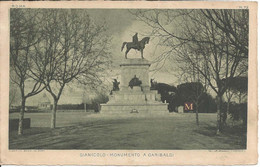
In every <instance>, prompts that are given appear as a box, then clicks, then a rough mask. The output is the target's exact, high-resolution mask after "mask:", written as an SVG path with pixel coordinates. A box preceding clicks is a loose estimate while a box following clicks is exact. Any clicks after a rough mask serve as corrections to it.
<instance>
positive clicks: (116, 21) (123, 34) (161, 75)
mask: <svg viewBox="0 0 260 167" xmlns="http://www.w3.org/2000/svg"><path fill="white" fill-rule="evenodd" d="M86 10H87V11H88V13H89V15H90V17H91V18H92V19H93V21H94V22H96V23H97V24H101V23H103V22H105V23H106V24H107V31H108V34H109V35H111V37H112V40H111V51H112V60H113V64H114V67H113V69H111V71H110V72H109V76H107V78H106V79H107V81H108V82H110V85H111V88H112V81H113V79H114V78H116V79H118V80H119V81H120V75H119V74H120V69H119V65H120V62H122V61H123V60H124V59H125V57H124V52H121V46H122V44H123V42H130V41H132V36H133V35H134V34H135V33H136V32H138V38H139V40H140V39H142V38H143V37H145V36H146V35H145V34H149V32H151V29H150V28H149V27H148V26H147V25H146V24H145V23H143V22H140V21H138V20H137V19H136V18H135V16H133V15H132V14H131V13H130V12H129V11H128V10H127V9H86ZM156 46H157V44H156V42H155V41H154V40H150V42H149V44H148V45H146V47H145V49H144V58H145V59H147V60H149V61H151V62H152V61H153V60H154V58H155V57H157V56H160V54H161V53H162V52H163V50H160V48H159V49H158V47H156ZM140 57H141V54H140V52H138V51H135V50H131V51H130V52H129V53H128V58H140ZM154 68H155V67H154V64H152V65H151V67H150V73H149V76H150V79H151V78H153V79H155V80H156V81H157V82H162V83H168V84H173V85H175V86H177V85H178V84H179V83H178V82H177V78H176V77H175V76H174V75H173V74H170V73H167V72H165V71H166V70H163V71H154ZM29 87H30V86H29ZM72 89H73V90H72ZM84 90H85V89H84ZM85 91H86V92H88V95H89V96H91V98H93V97H94V96H95V93H91V92H89V90H88V89H86V90H85ZM71 92H73V95H72V94H71ZM82 93H83V92H82V89H81V88H78V87H77V86H75V84H72V85H68V86H66V87H65V90H64V92H63V93H62V96H61V99H60V100H59V104H67V103H68V102H67V98H66V97H68V96H69V97H71V98H70V99H73V98H74V99H76V101H77V103H81V101H82V100H81V99H82ZM43 94H46V95H47V97H48V98H49V99H50V100H51V101H52V97H51V96H50V94H49V93H48V92H46V91H43V92H41V93H40V94H38V95H36V96H35V97H33V98H29V99H28V101H27V103H28V105H31V104H38V99H41V97H42V96H43ZM72 96H73V97H72ZM92 96H93V97H92ZM75 103H76V102H75Z"/></svg>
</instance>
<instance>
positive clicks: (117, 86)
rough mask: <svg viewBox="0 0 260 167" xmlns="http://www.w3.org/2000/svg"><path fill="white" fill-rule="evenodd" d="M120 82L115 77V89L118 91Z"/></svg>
mask: <svg viewBox="0 0 260 167" xmlns="http://www.w3.org/2000/svg"><path fill="white" fill-rule="evenodd" d="M119 84H120V82H118V81H117V79H114V82H113V91H118V90H119Z"/></svg>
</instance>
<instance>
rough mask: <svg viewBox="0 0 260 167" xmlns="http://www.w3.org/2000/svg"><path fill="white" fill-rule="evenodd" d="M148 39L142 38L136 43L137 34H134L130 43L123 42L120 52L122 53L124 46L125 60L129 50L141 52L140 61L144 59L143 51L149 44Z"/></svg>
mask: <svg viewBox="0 0 260 167" xmlns="http://www.w3.org/2000/svg"><path fill="white" fill-rule="evenodd" d="M149 40H150V38H149V37H144V38H143V39H142V40H141V41H138V33H135V35H134V36H133V41H132V42H124V43H123V45H122V48H121V51H123V49H124V47H125V46H126V51H125V58H126V59H127V53H128V52H129V51H130V50H131V49H135V50H138V51H140V52H141V57H142V59H143V58H144V56H143V50H144V48H145V45H146V44H148V43H149Z"/></svg>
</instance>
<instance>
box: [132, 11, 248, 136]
mask: <svg viewBox="0 0 260 167" xmlns="http://www.w3.org/2000/svg"><path fill="white" fill-rule="evenodd" d="M131 12H132V13H133V14H134V15H135V16H136V17H137V18H139V19H140V20H142V21H143V22H145V23H147V25H149V26H150V27H151V28H152V33H151V35H152V36H153V37H156V38H159V42H160V45H163V46H166V47H167V48H168V49H167V50H166V52H164V53H163V54H161V55H162V56H163V57H164V58H168V59H170V60H173V61H175V62H177V63H176V64H177V65H178V68H179V69H180V70H181V71H183V72H184V73H186V74H187V75H189V74H190V73H191V72H192V71H193V69H194V68H195V70H196V71H198V72H199V74H200V76H201V78H202V79H203V80H205V81H206V82H205V83H207V84H208V85H209V86H210V88H211V89H212V90H213V91H214V92H215V93H216V101H217V115H218V117H217V134H219V133H220V132H221V131H222V130H223V125H224V121H225V119H223V118H224V117H225V115H226V113H225V112H224V111H223V110H222V109H221V106H222V101H223V100H222V99H223V94H224V93H225V91H226V89H227V81H223V80H222V79H223V78H234V77H238V76H241V75H244V74H245V73H247V61H248V59H247V58H248V51H247V48H248V20H249V17H248V10H174V11H173V10H138V11H136V12H134V11H131ZM165 55H166V56H165ZM173 55H174V56H173Z"/></svg>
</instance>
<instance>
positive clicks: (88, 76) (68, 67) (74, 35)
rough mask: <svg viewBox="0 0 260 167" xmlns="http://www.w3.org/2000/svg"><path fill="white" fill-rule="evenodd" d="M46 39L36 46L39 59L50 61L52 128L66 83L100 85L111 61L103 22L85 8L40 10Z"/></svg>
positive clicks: (47, 82) (47, 81) (48, 83)
mask: <svg viewBox="0 0 260 167" xmlns="http://www.w3.org/2000/svg"><path fill="white" fill-rule="evenodd" d="M41 12H42V14H43V17H42V20H43V22H44V25H43V28H42V36H43V40H42V41H41V42H40V43H38V44H37V45H36V46H35V50H36V51H37V55H38V56H37V59H38V60H39V61H43V62H47V63H48V65H47V68H46V69H42V68H41V67H42V66H38V67H39V68H38V70H39V71H43V70H46V74H47V75H46V77H45V78H44V80H43V83H44V85H45V86H46V90H47V91H48V92H49V93H50V94H51V96H52V97H53V109H52V119H51V128H55V127H56V111H57V105H58V101H59V99H60V97H61V95H62V92H63V90H64V88H65V86H66V85H67V84H69V83H72V82H74V81H77V82H79V83H82V84H85V85H91V86H92V87H93V86H97V85H100V84H101V83H102V74H103V73H104V71H105V70H106V69H107V67H108V65H109V63H110V61H109V53H108V42H109V38H108V37H107V35H106V34H105V26H104V25H96V24H95V23H94V22H93V21H92V20H91V19H90V17H89V15H88V14H87V12H86V11H84V10H62V9H49V10H41Z"/></svg>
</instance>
